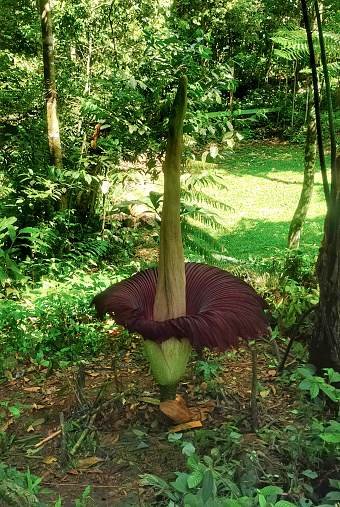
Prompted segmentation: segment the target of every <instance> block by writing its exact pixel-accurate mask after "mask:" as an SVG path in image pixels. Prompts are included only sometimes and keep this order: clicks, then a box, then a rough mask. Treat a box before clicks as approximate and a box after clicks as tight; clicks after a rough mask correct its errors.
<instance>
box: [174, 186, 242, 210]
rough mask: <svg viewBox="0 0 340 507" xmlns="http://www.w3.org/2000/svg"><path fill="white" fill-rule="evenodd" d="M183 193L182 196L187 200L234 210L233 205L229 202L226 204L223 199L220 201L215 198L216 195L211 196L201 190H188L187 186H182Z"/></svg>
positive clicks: (215, 207)
mask: <svg viewBox="0 0 340 507" xmlns="http://www.w3.org/2000/svg"><path fill="white" fill-rule="evenodd" d="M181 194H182V198H183V199H185V200H186V201H191V202H194V203H196V204H203V205H205V206H209V207H211V208H214V209H220V210H223V211H233V208H232V206H229V204H226V203H225V202H223V201H219V200H218V199H215V197H211V196H210V195H207V194H206V193H204V192H202V191H199V190H194V189H192V190H187V189H186V188H181Z"/></svg>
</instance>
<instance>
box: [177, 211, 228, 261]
mask: <svg viewBox="0 0 340 507" xmlns="http://www.w3.org/2000/svg"><path fill="white" fill-rule="evenodd" d="M181 226H182V239H183V245H184V247H185V248H187V249H188V250H190V252H192V253H195V254H198V255H199V256H200V257H202V258H204V261H205V262H206V263H208V264H211V265H215V266H216V265H217V266H218V267H222V266H225V263H224V262H223V261H222V262H219V261H218V260H217V257H218V253H220V252H221V244H220V242H219V241H218V240H217V239H216V238H214V237H213V236H212V235H211V234H209V233H208V232H206V231H204V230H203V229H202V228H201V227H198V226H197V225H195V224H193V223H192V221H191V220H190V218H188V217H185V218H184V219H183V220H182V222H181ZM214 255H216V256H215V257H214Z"/></svg>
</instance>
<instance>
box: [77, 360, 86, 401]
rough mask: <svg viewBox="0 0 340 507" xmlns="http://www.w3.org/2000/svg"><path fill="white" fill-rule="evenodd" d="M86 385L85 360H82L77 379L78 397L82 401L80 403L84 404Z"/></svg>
mask: <svg viewBox="0 0 340 507" xmlns="http://www.w3.org/2000/svg"><path fill="white" fill-rule="evenodd" d="M84 386H85V361H80V364H79V369H78V375H77V381H76V389H77V398H78V400H79V401H80V405H83V403H84Z"/></svg>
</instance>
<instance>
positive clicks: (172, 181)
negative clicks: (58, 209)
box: [93, 77, 268, 400]
mask: <svg viewBox="0 0 340 507" xmlns="http://www.w3.org/2000/svg"><path fill="white" fill-rule="evenodd" d="M186 88H187V78H186V77H182V78H181V79H180V81H179V87H178V91H177V94H176V98H175V102H174V105H173V108H172V111H171V116H170V122H169V136H168V144H167V151H166V157H165V162H164V166H163V171H164V201H163V210H162V222H161V235H160V256H159V266H158V270H156V269H149V270H146V271H144V272H141V273H139V274H137V275H135V276H134V277H132V278H131V279H128V280H125V281H123V282H121V283H119V284H118V285H116V286H112V287H109V288H108V289H107V290H106V291H104V292H103V293H101V294H98V295H97V296H96V297H95V298H94V300H93V304H95V306H96V310H97V313H98V314H99V316H104V315H105V314H106V313H107V312H108V313H112V312H114V314H115V319H116V322H117V323H121V324H124V325H125V326H126V327H127V328H128V329H129V330H130V331H137V332H140V333H141V334H142V336H143V338H144V348H145V351H146V354H147V357H148V359H149V361H150V364H151V368H152V371H153V373H154V375H155V377H156V379H157V381H158V383H159V385H160V388H161V399H162V400H175V398H176V389H177V383H178V381H179V379H180V378H181V376H182V375H183V373H184V371H185V368H186V363H187V361H188V358H189V355H190V352H191V347H192V346H194V347H195V348H196V349H198V350H200V349H202V348H204V347H205V346H207V347H209V348H214V347H218V348H220V350H225V349H226V348H228V347H230V346H231V345H235V344H236V343H237V337H238V336H242V337H244V338H248V337H250V336H251V337H255V336H256V335H258V334H267V333H268V328H267V325H266V317H265V314H264V312H263V309H264V307H265V305H264V302H263V301H262V300H261V298H260V297H259V296H258V295H257V294H256V293H255V291H254V290H253V289H252V288H251V287H250V286H248V285H247V284H245V283H244V282H242V281H241V280H238V279H237V278H235V277H233V276H232V275H230V274H229V273H227V272H224V271H222V270H219V269H218V268H212V267H210V266H204V265H199V264H194V263H192V264H187V265H186V266H185V264H184V254H183V246H182V238H181V227H180V163H181V155H182V133H183V119H184V114H185V109H186ZM237 301H238V304H239V306H238V304H237ZM231 309H233V311H232V313H231V312H230V310H231Z"/></svg>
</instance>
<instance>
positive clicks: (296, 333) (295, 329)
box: [277, 305, 316, 372]
mask: <svg viewBox="0 0 340 507" xmlns="http://www.w3.org/2000/svg"><path fill="white" fill-rule="evenodd" d="M315 307H316V305H315V306H312V307H311V308H308V310H305V311H304V312H303V314H302V315H301V317H300V318H299V320H298V322H297V324H296V325H295V327H294V331H293V334H292V337H291V339H290V340H289V343H288V345H287V348H286V351H285V354H284V356H283V358H282V361H281V363H280V365H279V367H278V369H277V371H278V372H280V371H282V370H283V368H284V366H285V362H286V361H287V357H288V354H289V352H290V349H291V348H292V345H293V343H294V340H295V338H296V337H297V335H298V332H299V329H300V326H301V324H302V322H303V321H304V320H305V318H306V317H307V315H309V314H310V313H311V312H312V311H314V310H315Z"/></svg>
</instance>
